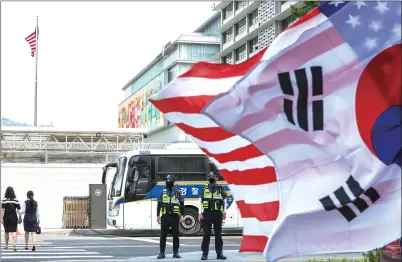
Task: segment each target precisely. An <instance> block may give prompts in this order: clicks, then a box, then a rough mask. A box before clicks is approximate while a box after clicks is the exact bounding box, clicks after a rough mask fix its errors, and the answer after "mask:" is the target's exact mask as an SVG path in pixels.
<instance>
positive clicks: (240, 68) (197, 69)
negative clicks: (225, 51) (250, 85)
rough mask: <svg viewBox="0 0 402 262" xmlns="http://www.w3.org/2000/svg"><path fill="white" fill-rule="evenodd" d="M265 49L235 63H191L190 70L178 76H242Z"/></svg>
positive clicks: (258, 59)
mask: <svg viewBox="0 0 402 262" xmlns="http://www.w3.org/2000/svg"><path fill="white" fill-rule="evenodd" d="M266 49H267V47H266V48H264V49H262V50H261V51H260V52H259V53H258V54H256V55H254V56H253V57H251V58H250V59H248V60H246V61H245V62H243V63H240V64H236V65H228V64H212V63H207V62H199V63H196V64H195V65H193V66H192V67H191V68H190V70H188V71H187V72H186V73H184V74H182V75H180V76H179V77H178V78H189V77H200V78H209V79H224V78H231V77H238V76H241V77H242V76H244V75H245V74H247V73H248V71H250V70H251V69H252V68H253V67H254V66H255V65H257V64H258V63H259V62H260V61H261V58H262V56H263V55H264V52H265V50H266Z"/></svg>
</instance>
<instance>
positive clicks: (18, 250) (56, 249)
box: [1, 246, 110, 253]
mask: <svg viewBox="0 0 402 262" xmlns="http://www.w3.org/2000/svg"><path fill="white" fill-rule="evenodd" d="M109 247H110V246H109ZM37 251H38V252H66V251H68V249H67V248H60V249H59V248H53V249H48V248H44V249H42V248H40V249H36V251H35V253H36V252H37ZM85 251H86V250H85V249H74V251H73V252H85ZM3 252H4V253H12V252H14V251H13V250H12V249H6V250H2V251H1V253H3ZM17 252H32V251H31V249H28V250H25V249H22V250H21V249H17Z"/></svg>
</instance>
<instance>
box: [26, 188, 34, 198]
mask: <svg viewBox="0 0 402 262" xmlns="http://www.w3.org/2000/svg"><path fill="white" fill-rule="evenodd" d="M33 196H34V193H33V191H32V190H29V191H28V192H27V198H28V199H29V200H33Z"/></svg>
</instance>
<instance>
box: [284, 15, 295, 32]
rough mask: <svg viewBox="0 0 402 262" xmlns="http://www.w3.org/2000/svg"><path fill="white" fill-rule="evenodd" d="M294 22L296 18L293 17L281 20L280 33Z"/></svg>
mask: <svg viewBox="0 0 402 262" xmlns="http://www.w3.org/2000/svg"><path fill="white" fill-rule="evenodd" d="M294 21H296V17H295V16H294V15H291V16H288V17H286V18H285V19H283V20H282V31H285V30H286V28H288V26H290V25H291V24H292V23H293V22H294Z"/></svg>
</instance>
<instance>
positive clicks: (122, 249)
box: [1, 235, 361, 262]
mask: <svg viewBox="0 0 402 262" xmlns="http://www.w3.org/2000/svg"><path fill="white" fill-rule="evenodd" d="M1 242H2V249H1V261H6V262H33V261H35V262H39V261H71V262H72V261H100V262H105V261H114V262H117V261H125V262H128V261H133V262H134V261H160V260H157V259H156V256H157V254H158V253H159V238H157V237H138V238H137V237H85V236H47V235H39V236H38V239H37V244H36V251H35V252H32V251H31V250H30V249H29V250H24V239H23V236H19V238H18V242H17V243H18V244H17V249H18V250H17V252H14V251H13V250H12V248H11V249H10V247H12V245H10V247H9V249H7V250H5V249H4V240H2V241H1ZM214 243H215V242H214V239H213V237H212V239H211V247H210V250H211V252H210V256H209V260H208V261H217V260H215V258H216V256H215V252H214ZM200 244H201V237H182V238H181V246H180V253H181V255H182V259H180V260H179V261H200V256H201V252H200ZM172 245H173V244H172V239H171V238H169V239H168V242H167V247H166V259H165V260H164V262H168V261H177V259H172ZM239 245H240V237H238V236H225V237H224V254H225V255H226V256H227V257H228V260H227V261H249V262H251V261H253V262H257V261H264V260H263V257H262V255H261V254H241V255H239V254H238V252H237V251H236V250H238V248H239ZM338 256H341V257H349V258H359V257H360V256H361V255H360V254H345V255H338ZM325 257H326V256H315V257H314V258H318V259H322V258H325ZM307 260H308V259H306V258H295V259H286V260H284V262H285V261H292V262H300V261H307Z"/></svg>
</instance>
